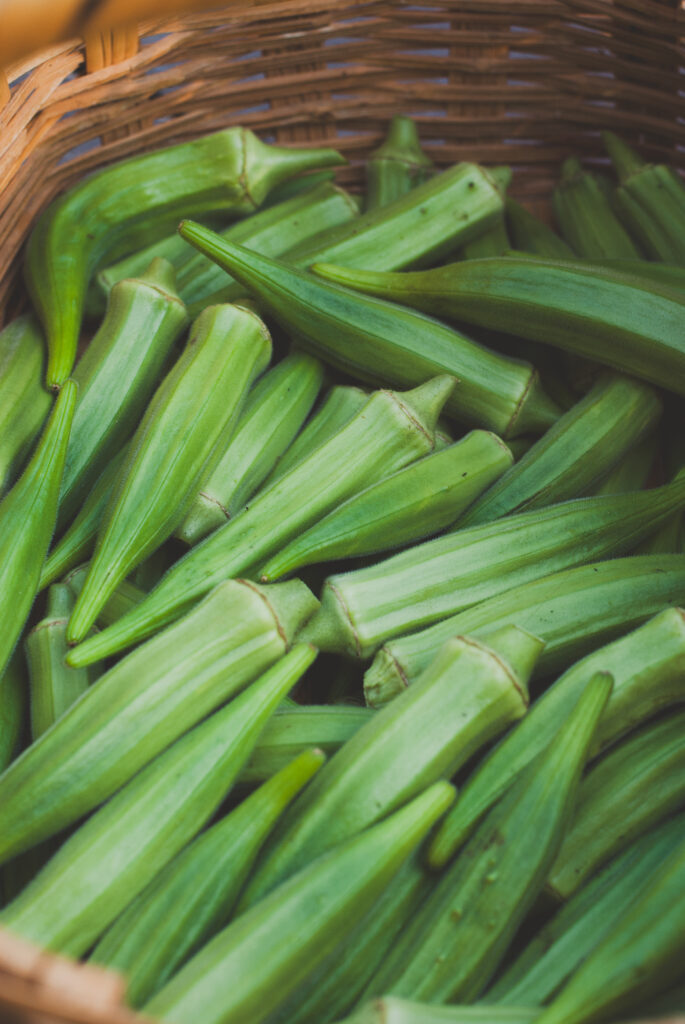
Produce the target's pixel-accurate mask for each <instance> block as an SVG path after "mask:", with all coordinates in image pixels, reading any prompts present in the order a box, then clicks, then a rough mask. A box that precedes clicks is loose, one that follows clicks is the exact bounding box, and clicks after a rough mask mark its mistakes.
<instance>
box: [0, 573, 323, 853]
mask: <svg viewBox="0 0 685 1024" xmlns="http://www.w3.org/2000/svg"><path fill="white" fill-rule="evenodd" d="M316 605H317V601H316V598H315V597H314V596H313V595H312V594H311V592H310V591H309V590H308V589H307V587H305V585H304V584H303V583H300V582H299V580H292V581H291V582H289V583H278V584H275V585H274V586H273V587H258V586H256V585H255V584H252V583H248V582H245V581H240V580H228V581H227V582H225V583H224V584H222V586H220V587H217V588H215V589H214V591H213V592H212V593H211V594H210V595H209V596H208V597H207V599H206V600H205V601H203V602H202V604H200V605H199V606H198V607H197V608H196V609H194V610H193V611H192V612H191V613H190V614H189V615H187V616H186V617H185V618H183V619H182V620H181V621H180V622H178V623H176V624H175V625H173V626H171V627H170V628H169V629H168V630H164V631H163V632H162V633H160V635H159V636H156V637H154V639H152V640H150V641H149V642H148V643H147V644H144V645H142V646H140V647H138V648H137V649H136V650H135V651H133V652H132V653H131V654H130V655H129V656H128V657H127V658H124V659H122V660H121V661H119V662H117V664H116V665H115V666H114V667H113V668H112V669H110V670H109V672H107V673H105V675H104V676H101V677H100V679H98V681H97V682H96V683H94V684H93V686H91V687H90V689H89V690H87V691H86V693H85V694H84V695H83V696H82V697H81V699H80V700H79V701H77V703H76V704H74V705H72V707H71V708H70V709H69V710H68V711H67V712H66V713H65V714H64V715H63V716H62V718H61V719H60V720H59V722H56V723H55V725H54V727H53V728H52V729H50V730H49V731H48V732H46V733H44V734H43V736H41V738H40V739H39V740H37V742H36V743H34V744H33V745H32V746H30V747H29V748H28V750H26V751H25V752H24V754H23V755H22V757H20V758H19V759H18V760H17V761H15V762H14V764H13V765H11V766H10V768H9V769H8V770H7V771H6V772H5V774H4V775H3V776H0V837H1V838H0V862H1V861H4V860H7V859H8V858H9V857H12V856H13V855H14V854H16V853H19V852H21V851H22V850H25V849H28V848H29V847H31V846H33V845H35V844H36V843H38V842H40V840H41V839H44V838H46V837H47V836H50V835H53V834H54V833H55V832H58V831H60V830H61V829H63V828H65V827H66V826H67V825H69V824H70V823H71V822H73V821H77V820H78V819H79V818H81V817H82V816H83V815H84V814H86V813H87V812H88V811H89V810H92V809H93V808H94V807H97V805H98V804H100V803H102V801H103V800H105V799H107V797H108V796H110V795H111V794H112V793H113V792H115V790H117V789H118V788H119V787H120V786H122V785H123V784H124V783H125V782H127V781H128V780H129V779H130V778H131V777H132V776H133V775H134V774H135V772H136V771H138V770H139V769H140V768H142V767H143V766H144V765H146V764H148V762H149V761H151V760H152V759H153V758H154V757H155V756H156V755H157V754H159V753H160V752H161V751H162V750H163V749H164V748H165V747H166V746H168V745H169V743H171V742H172V741H173V740H174V739H176V738H177V737H178V736H180V735H181V734H182V733H183V732H185V731H186V730H187V729H188V728H190V726H192V725H194V724H195V723H196V722H198V721H200V720H201V719H202V718H203V717H205V716H206V715H207V714H209V712H210V711H213V710H214V709H215V708H216V707H217V706H218V705H220V704H221V703H223V702H224V701H225V700H227V699H228V697H230V696H231V695H233V694H235V693H237V692H238V691H239V690H240V689H242V688H243V687H245V686H246V685H247V683H249V682H250V681H251V680H252V679H254V678H255V676H257V675H259V673H260V672H263V671H265V670H266V669H267V668H268V667H269V666H270V665H271V664H273V662H274V661H277V660H278V659H279V658H280V657H282V655H283V654H284V653H285V652H286V650H287V649H288V647H289V646H290V642H291V640H292V637H293V636H294V634H295V633H296V632H297V630H298V629H299V627H300V626H301V625H302V623H303V621H306V619H307V618H308V617H309V616H310V615H311V613H312V611H313V609H314V607H316ZM57 764H58V765H59V767H60V770H59V772H56V771H55V765H57Z"/></svg>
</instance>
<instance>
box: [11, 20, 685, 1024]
mask: <svg viewBox="0 0 685 1024" xmlns="http://www.w3.org/2000/svg"><path fill="white" fill-rule="evenodd" d="M117 2H119V3H120V4H121V5H122V6H124V3H123V0H117ZM157 4H158V0H140V3H139V5H138V8H136V9H139V10H140V11H142V12H143V13H145V14H147V13H148V12H150V11H152V10H154V9H155V6H157ZM35 6H36V3H35V2H33V0H32V2H30V3H29V2H28V0H22V2H21V3H18V2H17V0H4V3H3V15H2V17H3V19H6V15H5V8H7V10H8V11H10V10H11V13H12V14H16V15H17V18H18V22H22V24H19V25H18V27H17V26H14V27H15V28H16V34H15V35H14V36H13V37H12V38H10V36H11V33H9V31H6V29H7V26H8V24H9V22H8V21H7V20H5V24H4V25H3V33H4V36H3V38H2V39H0V64H1V63H2V62H5V61H6V60H7V55H8V54H9V55H10V56H11V58H12V59H13V61H14V63H10V64H6V67H5V72H4V74H3V72H2V70H0V239H2V262H1V263H0V325H2V324H3V323H4V322H5V321H6V320H8V319H10V318H11V317H12V316H14V315H16V313H17V312H18V311H19V310H20V309H21V308H23V306H24V305H25V304H26V296H25V293H24V290H23V286H22V283H21V260H20V254H21V250H22V246H23V243H24V241H25V239H26V237H27V235H28V233H29V231H30V229H31V226H32V224H33V223H34V221H35V219H36V218H37V216H38V214H39V213H40V212H41V211H42V210H43V209H44V208H45V207H46V206H47V204H48V203H49V202H50V201H51V200H52V199H53V198H54V197H55V196H56V195H57V194H58V193H59V192H61V191H62V190H63V189H64V188H65V187H68V186H70V185H72V184H73V183H74V182H75V181H77V180H78V179H79V178H80V177H82V176H83V175H84V174H86V173H87V172H89V171H92V170H94V169H96V168H98V167H101V166H103V165H105V164H108V163H110V162H111V161H114V160H118V159H121V158H123V157H126V156H129V155H131V154H134V153H139V152H142V151H144V150H146V149H152V148H155V147H158V146H162V145H167V144H171V143H175V142H180V141H183V140H185V139H189V138H193V137H195V136H197V135H200V134H203V133H205V132H209V131H215V130H217V129H219V128H223V127H225V126H227V125H231V124H242V125H245V126H247V127H250V128H252V129H254V130H255V131H256V132H258V133H259V134H260V135H261V136H262V137H263V138H265V139H267V140H269V141H277V142H279V143H281V144H283V143H285V144H287V143H289V142H292V143H297V144H298V145H307V144H308V143H311V144H312V145H321V144H324V143H326V144H331V145H334V146H336V147H337V148H339V149H340V150H341V151H342V152H343V153H344V154H345V155H346V156H347V157H348V158H349V161H350V165H349V167H347V168H345V169H343V170H342V172H341V173H340V175H339V180H340V181H341V182H342V183H343V184H345V185H347V186H349V187H351V188H353V189H355V188H361V186H362V183H363V165H362V161H363V159H364V157H365V156H366V154H367V153H368V152H369V150H370V149H372V148H373V147H375V146H376V145H377V144H378V143H379V142H380V140H381V138H382V136H383V133H384V131H385V129H386V127H387V122H388V120H389V119H390V117H391V116H392V115H393V114H395V113H398V112H403V113H406V114H411V115H412V116H414V117H415V119H416V121H417V122H418V125H419V129H420V134H421V139H422V142H423V143H424V144H425V148H426V150H427V151H428V152H429V153H430V155H431V157H432V158H433V159H434V161H435V162H436V164H438V166H445V165H448V164H450V163H453V162H454V161H457V160H461V159H468V160H477V161H480V162H483V163H487V164H502V163H506V164H510V165H512V167H513V169H514V182H513V186H512V193H513V194H514V195H517V196H518V197H519V198H521V199H522V200H523V201H524V202H525V203H526V204H527V205H528V206H529V208H530V209H532V210H533V211H534V212H537V213H538V214H542V215H545V213H546V212H547V211H548V202H549V195H550V191H551V188H552V186H553V184H554V182H555V180H556V178H557V175H558V169H559V164H560V162H561V161H562V160H563V159H564V158H565V157H566V156H568V155H570V154H578V155H580V156H581V157H583V158H584V159H585V160H587V161H590V162H593V163H601V162H603V159H604V158H603V156H602V149H601V144H600V141H599V132H600V130H601V129H602V128H606V127H609V128H612V129H614V130H615V131H617V132H618V133H620V134H621V135H622V136H623V137H624V138H625V139H626V140H627V141H628V142H629V143H631V144H632V145H635V146H637V147H639V149H640V152H641V153H643V154H644V155H645V156H648V157H651V158H655V159H658V160H665V161H667V162H669V163H671V164H673V165H675V166H678V167H679V168H680V169H681V171H683V170H685V119H683V117H682V116H679V115H682V113H683V106H682V98H681V97H680V96H679V90H682V89H683V81H684V79H683V75H682V73H681V72H682V68H683V66H684V65H685V59H683V47H682V43H683V35H685V18H684V17H683V11H682V9H681V5H680V3H679V2H678V0H613V2H612V0H513V2H510V0H423V2H421V0H419V2H418V3H417V2H416V0H358V2H353V0H329V2H328V3H325V4H324V3H322V2H321V0H266V2H264V0H260V2H257V3H254V2H253V3H244V2H241V3H238V2H233V3H224V5H223V6H222V7H221V8H218V9H213V10H211V11H207V12H206V13H193V14H189V15H185V16H178V17H174V18H173V20H172V19H170V18H169V17H168V16H167V17H166V18H164V19H161V18H159V17H157V18H155V17H151V18H150V19H149V20H148V21H147V22H145V23H141V24H140V25H139V26H138V27H137V28H131V27H130V26H129V27H122V28H117V29H116V30H113V31H109V30H103V29H102V28H101V27H100V26H101V24H102V19H100V21H98V22H93V21H91V22H89V23H88V24H87V25H86V29H85V31H84V33H83V38H81V37H75V38H71V39H67V40H66V41H63V42H55V43H54V44H53V45H51V47H50V49H44V50H42V51H41V52H40V53H38V54H31V55H28V56H26V55H23V54H25V53H26V49H27V45H26V39H29V40H30V39H31V32H32V30H33V32H34V34H35V31H36V26H37V25H38V24H39V23H40V24H41V28H42V30H43V32H44V34H43V35H41V37H40V38H41V40H48V39H56V38H63V39H64V38H66V36H68V35H69V33H70V32H71V33H73V32H74V31H76V27H77V26H78V21H77V20H74V18H75V15H74V14H73V11H72V10H71V9H72V8H73V9H74V10H75V9H76V8H77V7H78V6H79V4H78V3H75V2H74V0H61V2H59V3H57V2H56V0H53V2H52V3H51V4H50V5H45V6H46V14H47V13H48V7H49V10H50V12H51V15H53V17H52V21H50V20H49V19H48V21H46V23H45V25H43V24H42V19H41V18H40V11H39V12H38V14H37V13H36V10H35V9H34V8H35ZM112 6H116V3H115V0H111V2H110V3H109V7H110V8H111V7H112ZM128 6H129V7H131V6H132V5H131V4H130V3H129V4H128ZM133 6H134V8H135V5H133ZM179 6H189V4H188V0H173V9H177V8H178V7H179ZM38 7H40V4H38ZM83 7H84V8H86V9H87V10H88V11H90V12H91V13H92V11H93V9H97V11H98V13H101V11H100V8H103V7H107V4H106V3H100V4H98V3H93V2H90V3H87V4H84V5H83ZM168 9H169V8H168V6H167V10H168ZM17 12H18V13H17ZM58 14H59V17H58ZM7 17H10V15H7ZM60 19H61V20H60ZM10 20H11V19H10ZM22 32H23V35H22ZM46 33H47V34H46ZM13 46H14V49H13ZM3 48H4V49H3ZM121 999H122V982H121V980H120V979H117V978H116V976H114V975H109V974H107V973H106V972H103V971H101V970H99V969H97V968H91V967H84V966H79V965H74V964H70V963H69V962H67V961H65V960H62V959H61V958H58V957H54V956H50V955H47V954H42V953H41V952H40V951H39V950H36V949H35V948H34V947H31V946H28V945H27V944H25V943H23V942H18V941H16V940H14V939H13V938H11V937H10V936H8V935H7V934H5V935H4V936H2V935H0V1022H1V1024H20V1022H21V1024H57V1022H61V1024H64V1022H72V1024H75V1022H78V1024H130V1022H133V1021H134V1020H138V1019H140V1018H137V1017H134V1016H133V1015H131V1014H130V1013H129V1012H128V1011H126V1010H125V1009H124V1008H123V1005H122V1002H121ZM680 1024H685V1020H681V1021H680Z"/></svg>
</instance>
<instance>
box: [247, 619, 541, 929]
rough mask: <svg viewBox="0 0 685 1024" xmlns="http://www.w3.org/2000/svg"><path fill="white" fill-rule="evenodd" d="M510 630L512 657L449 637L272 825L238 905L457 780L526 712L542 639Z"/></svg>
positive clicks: (465, 640)
mask: <svg viewBox="0 0 685 1024" xmlns="http://www.w3.org/2000/svg"><path fill="white" fill-rule="evenodd" d="M510 633H512V634H514V636H513V637H512V638H511V639H510V647H511V649H512V650H513V653H512V655H511V660H509V659H507V660H505V659H503V658H502V657H500V656H499V655H498V654H495V653H494V651H493V650H492V649H491V648H489V647H488V646H486V645H485V644H481V643H479V642H477V641H475V640H472V639H470V638H469V637H456V638H454V639H453V640H451V641H448V643H447V644H446V645H445V646H444V647H443V648H442V650H441V651H440V653H439V654H438V656H437V657H436V659H435V660H434V661H433V662H432V663H431V665H430V666H429V667H428V668H427V669H426V671H425V672H424V674H423V675H422V676H421V679H419V680H418V681H417V684H416V685H415V686H413V687H411V688H410V689H409V690H407V691H406V693H404V694H403V695H402V697H401V698H399V699H398V700H396V701H393V702H392V704H390V705H388V707H386V708H384V709H383V711H380V712H378V713H377V714H376V715H374V717H373V718H372V719H371V720H370V721H369V722H367V723H366V725H364V726H362V728H361V729H360V730H359V731H358V732H357V733H355V735H354V736H353V737H351V739H349V740H348V741H347V743H346V744H345V745H344V746H343V747H342V748H341V749H340V750H339V751H338V752H337V753H336V754H334V755H333V757H332V758H331V760H330V761H329V762H328V764H327V765H326V766H325V767H324V768H323V769H322V771H321V772H320V773H319V775H318V777H317V778H316V779H315V780H314V781H313V782H312V784H311V786H309V787H308V789H307V790H306V792H304V793H303V794H302V795H301V796H300V797H299V798H298V799H297V800H296V801H295V803H294V804H293V806H292V807H291V808H290V809H289V810H288V811H287V812H286V814H285V815H284V816H283V818H282V819H281V821H280V822H279V824H278V825H277V826H276V829H275V831H274V833H273V835H272V837H271V839H270V841H269V843H268V844H267V847H266V849H265V851H264V854H263V857H262V859H261V861H260V864H259V865H258V867H257V869H256V870H255V872H254V873H253V875H252V877H251V879H250V881H249V882H248V885H247V887H246V889H245V892H244V893H243V895H242V897H241V900H240V908H242V909H244V908H245V907H248V906H251V905H252V904H253V903H255V902H256V901H258V900H260V899H262V898H263V897H264V896H265V894H266V893H268V892H270V891H271V890H272V889H273V888H274V887H275V886H277V885H279V884H280V883H281V882H282V881H283V880H284V879H286V878H288V877H289V876H290V875H292V874H294V873H295V872H296V871H299V870H300V869H301V868H302V867H304V866H305V865H306V864H309V863H310V861H312V860H313V859H314V858H315V857H317V856H319V855H320V854H322V853H324V852H325V851H326V850H329V849H331V847H333V846H335V845H336V844H337V843H340V842H342V841H343V840H344V839H347V838H348V837H349V836H351V835H354V834H355V833H357V832H361V831H362V830H363V829H365V828H367V827H368V826H369V825H372V824H373V823H374V822H375V821H378V820H379V818H381V817H383V816H385V815H386V814H388V813H389V812H390V811H392V810H395V809H396V808H397V807H401V806H402V804H404V803H405V802H406V801H407V800H409V799H411V798H412V797H414V796H415V795H416V794H417V793H418V792H420V791H421V790H422V789H424V788H425V787H426V786H427V785H430V784H431V783H433V782H435V781H436V780H437V779H439V778H442V777H445V778H451V777H452V776H453V775H454V774H455V772H456V771H457V770H458V769H459V768H460V767H461V766H462V765H463V764H465V763H466V762H467V761H468V760H469V758H471V757H472V756H473V755H474V754H475V753H476V752H477V751H478V750H479V749H480V748H481V747H483V746H484V745H485V744H486V743H488V742H489V741H490V740H492V739H493V738H495V737H496V736H498V735H499V734H501V733H502V732H503V731H504V730H505V729H506V728H507V727H508V726H509V725H510V724H511V723H512V722H514V721H516V720H517V719H518V718H521V717H522V716H523V715H524V714H525V712H526V707H527V703H528V701H527V691H526V684H527V681H528V676H529V675H530V671H531V669H532V666H533V665H534V664H535V660H536V658H537V656H538V655H539V653H540V649H541V646H542V645H541V643H540V641H539V640H538V639H537V638H536V637H531V636H530V635H529V634H527V633H524V632H523V631H522V630H518V629H516V628H515V627H514V629H513V630H510ZM416 737H420V741H417V739H416Z"/></svg>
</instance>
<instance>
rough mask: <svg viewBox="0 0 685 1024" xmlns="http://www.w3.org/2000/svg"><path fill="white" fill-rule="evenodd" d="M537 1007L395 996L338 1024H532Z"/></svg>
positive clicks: (373, 1003)
mask: <svg viewBox="0 0 685 1024" xmlns="http://www.w3.org/2000/svg"><path fill="white" fill-rule="evenodd" d="M539 1013H540V1011H539V1009H538V1007H537V1006H531V1007H526V1006H481V1005H480V1003H476V1004H475V1005H473V1006H435V1005H434V1004H433V1003H417V1002H414V1001H413V1000H410V999H398V998H397V996H383V998H382V999H374V1000H372V1001H371V1002H369V1003H367V1004H366V1005H365V1006H363V1007H362V1008H361V1009H359V1010H357V1011H355V1013H353V1014H352V1016H351V1017H345V1020H344V1021H341V1022H340V1024H534V1022H535V1018H536V1017H537V1016H538V1015H539Z"/></svg>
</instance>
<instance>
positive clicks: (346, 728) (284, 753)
mask: <svg viewBox="0 0 685 1024" xmlns="http://www.w3.org/2000/svg"><path fill="white" fill-rule="evenodd" d="M374 714H375V712H374V711H372V710H371V708H360V707H353V706H352V705H344V704H339V705H333V704H318V705H317V704H304V705H300V704H296V705H295V706H294V707H281V708H279V709H278V711H277V712H276V714H275V715H274V716H273V717H272V718H270V719H269V721H268V722H267V724H266V726H265V728H264V731H263V733H262V734H261V736H260V737H259V740H258V742H257V746H256V747H255V749H254V751H253V753H252V757H251V758H250V760H249V761H248V763H247V765H246V766H245V768H244V769H243V771H242V772H241V775H240V781H241V782H244V783H247V784H250V785H251V784H253V783H256V782H265V781H266V780H267V779H270V778H271V776H272V775H275V774H276V772H278V771H281V770H282V769H283V768H285V766H286V765H287V764H289V763H290V761H291V760H292V758H293V757H296V756H297V755H298V754H301V753H302V751H303V750H307V749H310V748H312V747H316V748H317V749H319V750H323V752H324V753H325V754H327V755H331V754H334V753H335V752H336V750H339V749H340V747H341V746H342V745H343V743H346V742H347V740H349V739H350V738H351V737H352V736H354V734H355V733H356V732H358V731H359V729H361V727H362V726H363V725H365V724H366V723H367V722H368V721H369V720H370V719H371V718H372V717H373V715H374Z"/></svg>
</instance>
